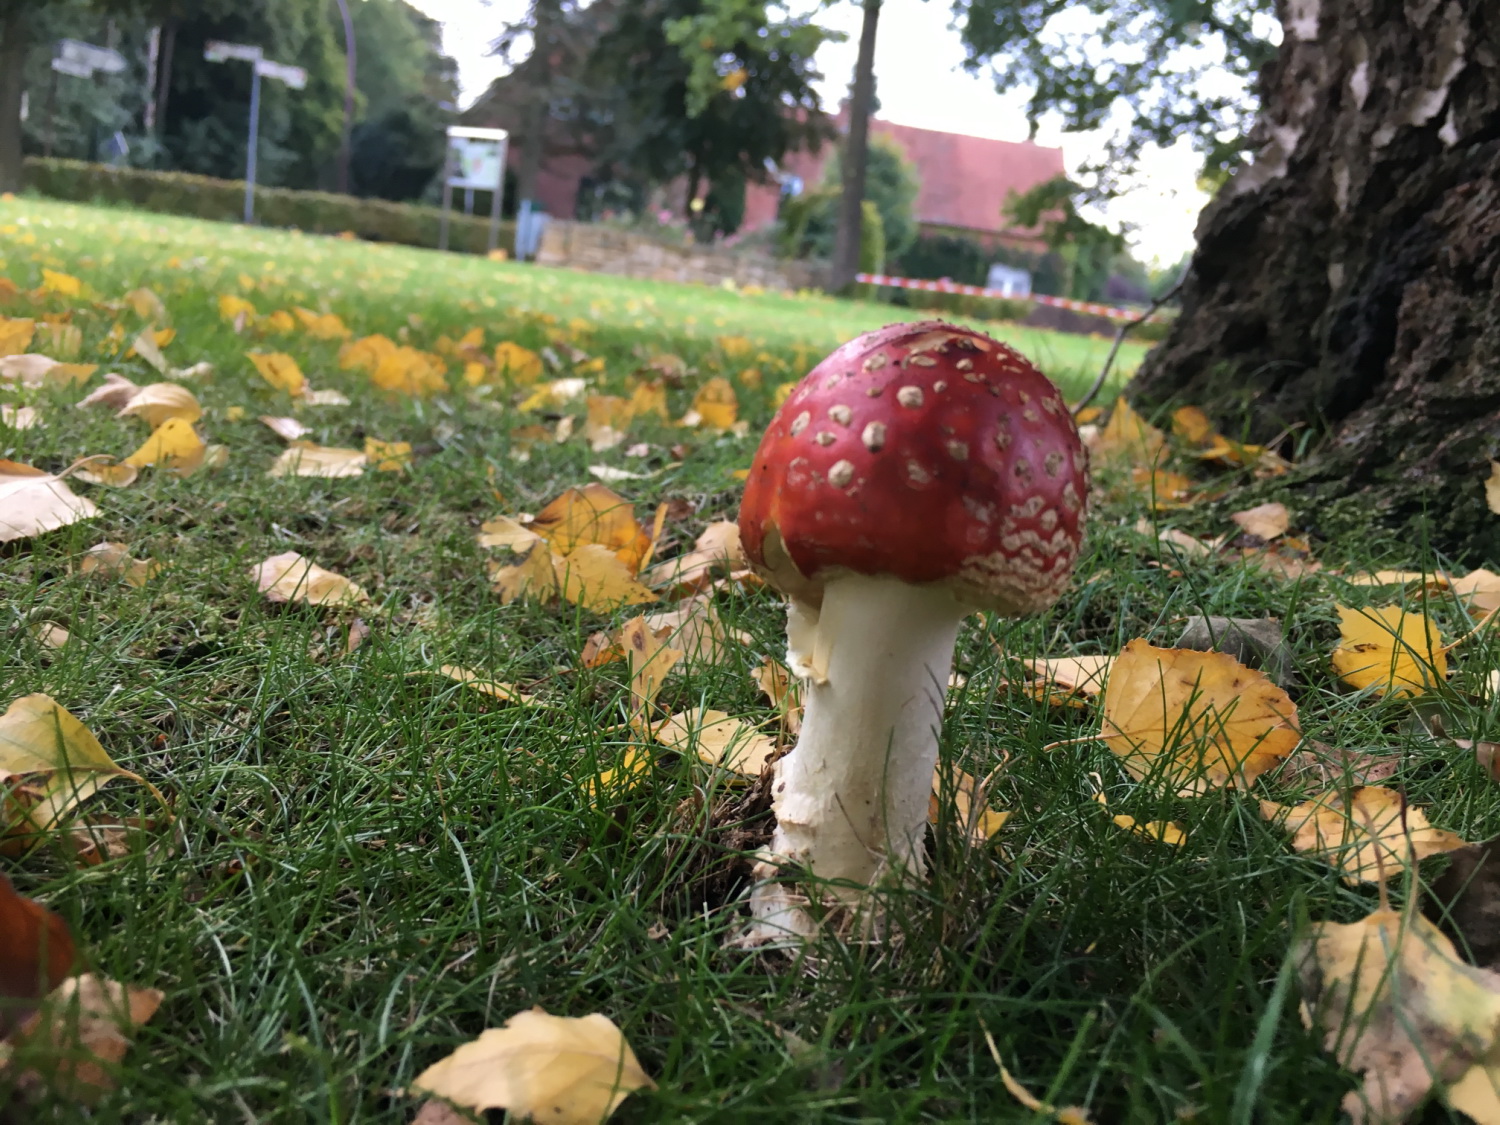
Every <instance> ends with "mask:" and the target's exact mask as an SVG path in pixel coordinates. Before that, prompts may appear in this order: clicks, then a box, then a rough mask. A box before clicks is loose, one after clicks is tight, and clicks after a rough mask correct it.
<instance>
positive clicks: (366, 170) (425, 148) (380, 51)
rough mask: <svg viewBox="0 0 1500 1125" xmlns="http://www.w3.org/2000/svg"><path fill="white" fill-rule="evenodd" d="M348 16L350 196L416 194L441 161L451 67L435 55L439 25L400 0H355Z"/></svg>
mask: <svg viewBox="0 0 1500 1125" xmlns="http://www.w3.org/2000/svg"><path fill="white" fill-rule="evenodd" d="M350 15H351V17H352V19H353V21H354V35H355V42H356V43H357V44H358V50H357V52H356V55H355V81H356V84H357V86H358V90H359V100H360V103H361V113H360V119H359V123H358V124H357V125H356V126H355V129H354V136H353V145H352V147H353V156H352V160H351V168H350V187H351V188H352V190H353V191H354V193H355V194H356V195H374V196H380V197H382V198H385V199H396V200H408V199H416V198H418V197H420V196H421V195H422V193H423V191H424V189H426V188H427V187H428V185H429V184H430V183H431V182H432V180H433V178H434V177H435V176H436V175H437V173H438V172H439V171H440V169H441V168H442V165H443V161H444V159H445V155H446V151H447V146H446V142H445V140H444V129H445V128H446V126H447V125H448V123H449V122H450V121H451V120H452V117H453V104H454V103H455V102H456V101H457V100H458V70H457V65H456V64H455V63H454V61H453V60H452V59H451V58H449V57H448V56H447V55H445V54H443V49H442V28H441V26H440V25H439V24H438V23H437V22H436V21H434V20H431V19H428V18H427V17H426V16H424V15H423V14H422V13H421V12H419V11H417V10H416V9H415V8H413V7H412V6H411V5H410V4H407V3H406V2H405V0H358V2H356V3H355V4H353V5H352V6H351V8H350Z"/></svg>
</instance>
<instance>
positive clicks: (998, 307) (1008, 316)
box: [891, 289, 1035, 322]
mask: <svg viewBox="0 0 1500 1125" xmlns="http://www.w3.org/2000/svg"><path fill="white" fill-rule="evenodd" d="M891 304H893V305H899V306H901V307H902V308H908V309H926V310H929V311H931V312H940V313H944V314H946V315H948V316H962V317H971V318H974V319H977V320H992V321H993V320H1003V321H1012V322H1020V321H1023V320H1025V319H1026V315H1027V314H1028V313H1029V312H1031V310H1032V309H1033V308H1034V307H1035V306H1034V305H1033V304H1032V303H1031V302H1030V301H1007V300H1005V299H1004V298H1001V297H975V296H972V295H970V294H968V293H928V292H926V291H924V290H921V289H896V290H892V291H891Z"/></svg>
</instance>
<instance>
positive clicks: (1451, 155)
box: [1132, 0, 1500, 561]
mask: <svg viewBox="0 0 1500 1125" xmlns="http://www.w3.org/2000/svg"><path fill="white" fill-rule="evenodd" d="M1278 14H1279V15H1280V17H1281V22H1282V27H1283V29H1284V39H1283V43H1282V46H1281V49H1280V51H1279V53H1278V57H1277V59H1276V60H1275V61H1274V62H1273V63H1272V64H1271V65H1270V66H1269V67H1268V68H1267V70H1266V72H1265V73H1264V74H1263V75H1262V76H1261V84H1262V99H1263V100H1262V105H1263V110H1262V116H1261V121H1260V124H1259V125H1258V126H1257V136H1256V138H1255V139H1256V140H1257V141H1258V142H1259V150H1258V152H1257V154H1256V157H1255V160H1254V163H1253V164H1252V165H1251V166H1249V167H1248V168H1246V169H1245V170H1243V171H1241V172H1240V173H1239V174H1238V175H1237V176H1236V177H1235V178H1234V179H1233V180H1231V181H1230V182H1229V183H1228V184H1227V185H1226V186H1225V188H1224V190H1223V191H1221V192H1220V194H1219V196H1218V198H1217V199H1215V200H1214V202H1213V203H1212V204H1210V206H1209V207H1208V208H1206V209H1205V210H1204V212H1203V215H1202V217H1201V218H1200V220H1199V224H1198V249H1197V252H1196V254H1195V256H1194V258H1193V262H1192V266H1191V268H1190V270H1189V273H1188V276H1187V279H1186V283H1185V285H1184V289H1183V296H1182V316H1181V318H1180V319H1179V320H1178V322H1177V324H1176V326H1175V327H1174V328H1173V330H1172V332H1171V334H1170V335H1169V336H1168V338H1167V339H1166V340H1165V341H1164V342H1163V343H1162V345H1161V346H1160V347H1158V348H1157V349H1156V350H1155V351H1154V352H1153V353H1152V354H1151V355H1150V356H1149V357H1148V358H1147V360H1146V363H1145V365H1144V366H1143V368H1142V371H1141V374H1140V376H1139V377H1138V379H1137V381H1136V383H1135V384H1134V386H1133V389H1132V396H1133V397H1134V398H1136V399H1137V400H1138V401H1139V402H1141V403H1143V404H1144V405H1146V406H1148V407H1149V406H1162V405H1166V404H1170V403H1179V404H1181V403H1193V404H1196V405H1199V406H1202V407H1203V408H1204V409H1205V410H1207V411H1208V412H1209V413H1210V414H1211V415H1213V416H1214V417H1216V418H1217V419H1218V420H1219V421H1220V423H1221V424H1222V425H1223V426H1224V427H1225V428H1226V430H1227V431H1228V432H1230V433H1234V432H1236V427H1240V426H1243V427H1244V428H1245V429H1246V431H1247V432H1248V433H1249V434H1250V435H1251V436H1252V437H1254V438H1256V439H1259V440H1262V441H1266V440H1273V439H1275V438H1277V436H1278V435H1281V436H1282V437H1283V438H1285V437H1286V434H1287V433H1288V432H1289V431H1290V432H1291V433H1292V434H1293V435H1294V436H1295V435H1296V434H1297V433H1298V432H1299V431H1302V430H1305V429H1306V428H1308V427H1310V428H1311V432H1312V433H1313V434H1314V435H1316V440H1315V441H1314V442H1313V443H1312V445H1311V449H1312V456H1311V458H1310V460H1309V461H1308V463H1307V467H1306V470H1305V472H1304V473H1303V474H1302V477H1301V480H1302V481H1303V483H1305V484H1306V486H1307V492H1306V496H1307V499H1308V507H1309V509H1311V510H1312V512H1311V513H1310V514H1311V516H1312V522H1313V523H1315V524H1316V523H1319V522H1320V521H1321V522H1322V525H1323V526H1324V527H1325V529H1327V530H1330V531H1332V530H1334V529H1336V528H1339V527H1354V526H1358V525H1359V524H1360V523H1361V522H1362V523H1364V524H1365V525H1366V526H1368V525H1369V523H1370V521H1371V520H1372V519H1374V520H1376V521H1378V522H1380V523H1383V524H1385V525H1387V526H1390V527H1393V528H1403V529H1406V530H1407V532H1408V533H1410V534H1413V535H1417V536H1422V537H1426V538H1428V539H1429V540H1430V542H1432V543H1433V544H1434V545H1436V546H1438V547H1439V548H1441V549H1443V550H1445V551H1448V552H1451V553H1453V554H1455V555H1457V556H1459V557H1461V558H1467V559H1469V560H1471V561H1478V560H1479V559H1481V558H1483V557H1486V556H1487V557H1489V558H1491V559H1500V516H1495V515H1493V514H1491V513H1490V512H1489V511H1488V510H1487V508H1486V507H1485V502H1484V489H1483V486H1482V482H1483V480H1484V478H1485V477H1486V476H1487V475H1488V473H1489V461H1490V459H1491V458H1500V298H1497V285H1500V5H1496V4H1495V3H1494V0H1404V2H1403V0H1280V3H1279V6H1278ZM1287 444H1290V441H1288V442H1287Z"/></svg>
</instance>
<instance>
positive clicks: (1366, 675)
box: [1333, 605, 1448, 695]
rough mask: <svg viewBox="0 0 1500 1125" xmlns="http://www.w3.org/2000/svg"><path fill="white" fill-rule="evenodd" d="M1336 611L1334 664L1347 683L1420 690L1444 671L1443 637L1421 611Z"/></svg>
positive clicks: (1387, 689) (1391, 607) (1342, 608)
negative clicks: (1337, 629)
mask: <svg viewBox="0 0 1500 1125" xmlns="http://www.w3.org/2000/svg"><path fill="white" fill-rule="evenodd" d="M1334 608H1335V609H1337V610H1338V611H1339V647H1338V648H1336V649H1334V650H1333V666H1334V669H1335V670H1336V671H1337V672H1338V674H1339V676H1340V678H1342V679H1343V680H1344V682H1345V683H1347V684H1350V685H1351V686H1353V687H1356V688H1374V689H1375V690H1376V691H1377V692H1378V693H1379V694H1381V695H1385V694H1388V693H1389V694H1393V695H1421V694H1423V693H1424V692H1427V691H1430V690H1432V688H1434V687H1436V686H1437V685H1438V684H1439V683H1441V682H1442V681H1443V680H1444V679H1445V678H1446V677H1447V675H1448V655H1447V653H1446V652H1444V651H1443V642H1442V638H1441V637H1440V636H1439V635H1438V631H1437V626H1436V625H1434V624H1433V623H1432V621H1431V619H1429V618H1428V617H1427V615H1426V614H1424V613H1407V612H1406V611H1405V610H1403V609H1402V608H1401V607H1400V606H1394V605H1388V606H1381V607H1379V608H1374V609H1349V608H1347V607H1345V606H1335V607H1334Z"/></svg>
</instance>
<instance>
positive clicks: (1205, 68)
mask: <svg viewBox="0 0 1500 1125" xmlns="http://www.w3.org/2000/svg"><path fill="white" fill-rule="evenodd" d="M953 12H954V18H955V20H956V22H957V24H958V26H959V28H960V30H961V32H962V34H963V40H964V45H965V47H966V48H967V50H968V52H969V58H968V60H967V64H966V65H967V66H968V67H969V69H970V70H973V71H976V72H977V71H979V70H981V69H984V70H988V71H991V72H993V74H994V76H995V82H996V85H997V86H998V88H999V89H1001V90H1011V89H1029V90H1030V91H1031V103H1030V116H1031V119H1032V120H1033V121H1036V120H1037V119H1039V118H1040V117H1042V116H1043V115H1044V114H1047V113H1059V114H1061V115H1062V117H1063V120H1064V122H1065V123H1066V124H1065V127H1066V128H1067V129H1069V130H1070V131H1083V130H1088V129H1098V128H1104V127H1106V126H1108V125H1110V124H1111V122H1112V121H1114V120H1117V119H1118V117H1119V116H1121V115H1123V116H1125V117H1127V118H1128V119H1129V121H1130V127H1129V129H1128V131H1127V132H1126V134H1125V135H1124V136H1122V137H1120V138H1117V139H1116V141H1115V142H1114V143H1113V144H1112V146H1111V151H1110V153H1109V155H1108V158H1107V159H1106V160H1104V161H1103V162H1101V164H1099V165H1098V166H1096V167H1094V168H1092V169H1089V172H1090V173H1091V174H1092V175H1094V176H1097V178H1098V180H1099V184H1098V188H1097V190H1098V191H1099V192H1100V193H1101V194H1109V193H1111V192H1112V191H1114V190H1115V189H1116V187H1117V184H1118V181H1119V177H1120V176H1121V175H1122V174H1125V173H1128V172H1129V171H1131V170H1132V169H1133V168H1134V167H1135V165H1136V163H1137V161H1138V159H1139V157H1140V154H1141V151H1142V149H1143V148H1144V147H1145V146H1146V145H1147V144H1153V143H1154V144H1159V145H1163V146H1170V145H1171V144H1173V143H1175V142H1176V141H1177V140H1178V139H1179V138H1180V137H1189V138H1191V140H1192V143H1193V145H1194V147H1196V148H1197V150H1198V151H1199V152H1201V153H1202V154H1203V158H1204V165H1205V168H1206V169H1208V170H1209V171H1210V172H1215V173H1219V174H1222V173H1223V172H1224V171H1225V170H1226V169H1231V168H1233V167H1234V166H1236V165H1237V164H1238V163H1239V161H1240V160H1241V154H1242V152H1243V151H1244V147H1245V143H1246V142H1245V138H1246V135H1247V134H1248V132H1249V128H1250V124H1251V121H1252V118H1253V114H1254V99H1253V97H1252V93H1251V86H1252V83H1253V81H1254V78H1255V75H1256V73H1257V72H1258V71H1259V69H1260V67H1261V66H1262V65H1263V64H1265V63H1266V62H1267V61H1268V60H1270V59H1271V58H1272V57H1273V56H1274V54H1275V47H1274V45H1273V44H1272V43H1271V42H1270V41H1269V40H1267V39H1266V38H1264V37H1263V34H1264V33H1265V31H1266V30H1268V29H1269V28H1270V27H1273V26H1274V25H1275V4H1274V3H1273V2H1272V0H954V2H953ZM1226 77H1227V78H1229V79H1231V80H1232V82H1233V83H1234V84H1236V85H1237V86H1238V90H1230V91H1229V92H1226V93H1205V91H1207V90H1223V89H1224V88H1225V82H1224V79H1225V78H1226Z"/></svg>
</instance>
